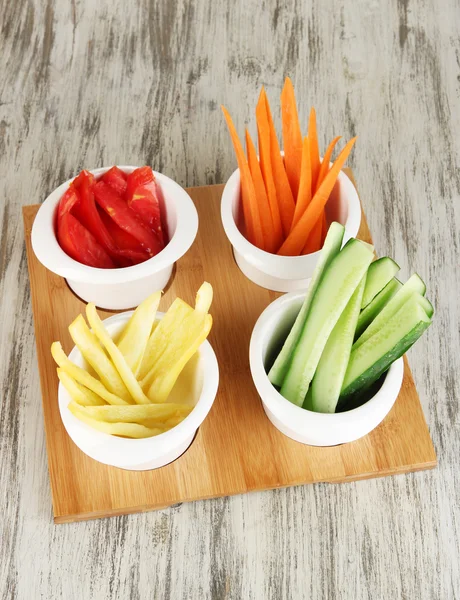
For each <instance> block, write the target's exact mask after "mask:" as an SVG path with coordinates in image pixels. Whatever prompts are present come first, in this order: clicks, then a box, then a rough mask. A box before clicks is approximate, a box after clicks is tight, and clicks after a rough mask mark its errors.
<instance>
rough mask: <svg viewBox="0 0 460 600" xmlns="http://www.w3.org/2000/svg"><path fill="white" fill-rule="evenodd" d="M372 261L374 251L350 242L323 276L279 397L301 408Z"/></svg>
mask: <svg viewBox="0 0 460 600" xmlns="http://www.w3.org/2000/svg"><path fill="white" fill-rule="evenodd" d="M372 259H373V250H372V249H370V248H369V247H368V245H367V244H366V245H365V244H363V243H362V242H360V241H359V240H356V239H352V240H350V241H349V242H348V243H347V244H346V245H345V246H344V247H343V248H342V250H341V251H340V252H339V253H338V255H337V256H336V257H335V258H334V259H333V261H332V262H331V264H330V265H329V268H328V269H327V270H326V272H325V273H324V275H323V277H322V279H321V283H320V285H319V286H318V289H317V290H316V294H315V295H314V297H313V300H312V302H311V306H310V310H309V311H308V315H307V318H306V320H305V324H304V327H303V329H302V333H301V335H300V337H299V341H298V342H297V345H296V347H295V350H294V352H293V355H292V359H291V362H290V365H289V369H288V372H287V374H286V378H285V380H284V381H283V385H282V386H281V394H282V395H283V396H284V397H285V398H287V400H289V401H290V402H292V403H293V404H296V405H297V406H302V404H303V402H304V400H305V395H306V393H307V391H308V388H309V386H310V383H311V380H312V379H313V375H314V374H315V370H316V367H317V366H318V362H319V360H320V358H321V354H322V353H323V350H324V346H325V345H326V342H327V340H328V338H329V336H330V334H331V332H332V330H333V329H334V326H335V324H336V323H337V321H338V319H339V317H340V315H341V314H342V312H343V311H344V309H345V307H346V305H347V304H348V301H349V300H350V298H351V296H352V295H353V293H354V291H355V290H356V288H357V287H358V285H359V283H360V281H361V279H362V278H363V277H364V275H365V273H366V271H367V269H368V267H369V265H370V264H371V262H372Z"/></svg>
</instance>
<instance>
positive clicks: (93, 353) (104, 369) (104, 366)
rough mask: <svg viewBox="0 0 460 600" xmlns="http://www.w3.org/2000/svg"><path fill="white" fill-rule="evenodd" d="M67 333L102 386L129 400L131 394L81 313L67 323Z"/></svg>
mask: <svg viewBox="0 0 460 600" xmlns="http://www.w3.org/2000/svg"><path fill="white" fill-rule="evenodd" d="M69 333H70V335H71V336H72V339H73V341H74V342H75V345H76V346H77V348H78V349H79V350H80V352H81V353H82V355H83V356H84V358H85V359H86V360H87V361H88V363H89V364H90V365H91V366H92V367H93V369H94V370H95V371H96V373H97V374H98V375H99V378H100V380H101V381H102V383H103V384H104V386H105V387H106V388H107V389H108V390H109V391H110V392H112V393H113V394H115V395H116V396H119V397H120V398H122V399H123V400H125V401H126V402H131V395H130V393H129V391H128V390H127V388H126V386H125V384H124V383H123V380H122V378H121V377H120V375H119V373H118V372H117V370H116V368H115V367H114V366H113V364H112V363H111V362H110V360H109V358H108V356H107V354H106V353H105V352H104V350H103V349H102V347H101V345H100V344H99V342H98V339H97V337H96V336H95V335H94V333H93V332H92V331H90V330H89V328H88V325H87V324H86V322H85V319H84V318H83V316H82V315H78V317H77V318H76V319H75V321H73V323H71V324H70V325H69Z"/></svg>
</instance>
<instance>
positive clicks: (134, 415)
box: [86, 404, 193, 426]
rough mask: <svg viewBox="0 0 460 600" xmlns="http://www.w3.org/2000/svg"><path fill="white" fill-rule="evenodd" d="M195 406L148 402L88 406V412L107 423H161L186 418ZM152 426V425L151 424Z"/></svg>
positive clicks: (89, 414) (93, 417) (92, 416)
mask: <svg viewBox="0 0 460 600" xmlns="http://www.w3.org/2000/svg"><path fill="white" fill-rule="evenodd" d="M192 409H193V406H186V405H184V404H146V405H142V406H140V405H134V406H108V405H105V406H87V411H86V412H87V414H88V416H89V417H91V418H92V419H96V420H97V421H106V422H107V423H141V424H142V425H145V424H146V423H145V421H149V422H155V421H156V422H157V424H158V423H161V422H163V421H167V420H168V419H173V418H174V419H180V420H182V419H184V418H185V417H186V416H187V415H188V414H190V412H191V411H192ZM149 426H150V425H149Z"/></svg>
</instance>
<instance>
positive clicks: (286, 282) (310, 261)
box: [221, 169, 361, 292]
mask: <svg viewBox="0 0 460 600" xmlns="http://www.w3.org/2000/svg"><path fill="white" fill-rule="evenodd" d="M326 213H327V217H328V220H329V222H332V221H338V222H339V223H342V224H343V225H344V226H345V235H344V238H343V243H344V244H345V242H347V241H348V240H349V239H350V238H352V237H356V235H357V234H358V230H359V226H360V223H361V205H360V203H359V197H358V193H357V192H356V189H355V186H354V185H353V183H352V182H351V180H350V179H349V178H348V177H347V176H346V175H345V173H344V172H343V171H341V172H340V174H339V177H338V179H337V183H336V184H335V186H334V189H333V190H332V193H331V197H330V198H329V200H328V202H327V204H326ZM221 217H222V224H223V226H224V230H225V233H226V234H227V237H228V239H229V241H230V243H231V244H232V246H233V254H234V256H235V260H236V262H237V264H238V266H239V268H240V269H241V271H243V273H244V274H245V275H246V277H248V279H250V280H251V281H253V282H254V283H256V284H257V285H260V286H261V287H264V288H267V289H269V290H274V291H275V292H293V291H296V290H303V289H305V288H306V287H307V284H308V280H309V279H310V278H311V276H312V274H313V270H314V268H315V266H316V263H317V261H318V257H319V254H320V251H318V252H312V253H311V254H306V255H305V256H278V255H277V254H270V253H269V252H265V251H264V250H260V249H259V248H257V247H256V246H254V245H253V244H251V243H250V242H249V241H248V240H247V239H246V238H245V237H244V235H243V233H242V232H241V229H242V223H243V219H242V211H241V207H240V171H239V169H237V170H236V171H235V172H234V173H233V174H232V175H231V176H230V178H229V180H228V181H227V183H226V185H225V188H224V191H223V194H222V202H221Z"/></svg>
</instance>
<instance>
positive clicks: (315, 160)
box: [308, 108, 320, 194]
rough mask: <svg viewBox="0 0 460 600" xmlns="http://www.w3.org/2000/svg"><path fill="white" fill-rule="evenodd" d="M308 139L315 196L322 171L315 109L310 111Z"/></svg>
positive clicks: (312, 185)
mask: <svg viewBox="0 0 460 600" xmlns="http://www.w3.org/2000/svg"><path fill="white" fill-rule="evenodd" d="M308 139H309V141H310V160H311V189H312V194H313V192H314V191H315V190H316V182H317V180H318V174H319V169H320V164H319V146H318V133H317V131H316V112H315V109H314V108H312V109H311V111H310V119H309V121H308Z"/></svg>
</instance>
